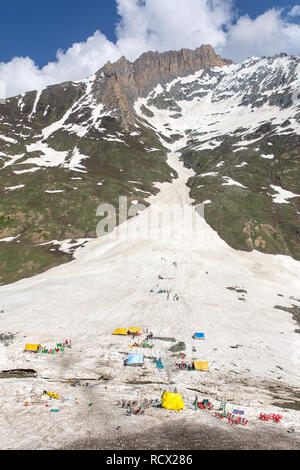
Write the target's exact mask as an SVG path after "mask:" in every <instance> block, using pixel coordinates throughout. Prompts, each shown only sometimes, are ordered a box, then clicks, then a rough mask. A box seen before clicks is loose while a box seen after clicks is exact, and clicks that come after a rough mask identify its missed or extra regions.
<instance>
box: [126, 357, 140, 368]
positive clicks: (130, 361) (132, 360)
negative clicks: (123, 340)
mask: <svg viewBox="0 0 300 470" xmlns="http://www.w3.org/2000/svg"><path fill="white" fill-rule="evenodd" d="M143 364H144V356H143V354H128V357H127V360H126V365H127V366H142V365H143Z"/></svg>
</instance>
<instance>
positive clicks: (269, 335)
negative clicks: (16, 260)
mask: <svg viewBox="0 0 300 470" xmlns="http://www.w3.org/2000/svg"><path fill="white" fill-rule="evenodd" d="M175 149H176V145H174V146H173V150H175ZM178 157H179V154H177V153H170V154H169V160H168V163H169V165H170V166H171V167H172V168H174V170H176V172H177V174H178V178H177V179H174V180H173V182H172V183H163V184H160V185H159V189H160V192H159V194H158V195H157V196H156V197H153V198H152V199H151V200H150V201H149V202H151V205H150V207H149V208H148V209H147V210H146V211H144V212H143V213H142V214H140V215H139V216H138V217H137V218H135V219H133V220H130V221H129V222H127V223H125V224H123V225H121V226H119V227H118V228H117V229H116V231H115V232H114V233H113V234H111V235H108V236H106V237H103V238H100V239H98V240H95V241H92V242H90V243H89V245H88V246H86V248H84V249H83V251H82V252H81V253H80V254H77V255H76V259H75V260H74V261H72V262H71V263H69V264H66V265H63V266H59V267H56V268H54V269H52V270H50V271H48V272H46V273H44V274H41V275H38V276H36V277H33V278H31V279H26V280H22V281H20V282H18V283H15V284H12V285H9V286H3V287H1V288H0V299H1V303H0V308H1V313H0V325H1V332H3V333H5V334H6V335H7V336H9V335H8V333H10V335H11V339H10V342H9V341H8V345H7V346H4V345H2V347H1V356H0V361H1V362H0V368H1V369H2V370H9V369H22V368H26V369H34V370H36V371H37V373H38V377H37V378H35V379H26V380H24V379H0V381H1V382H0V385H1V396H2V398H1V400H0V411H1V413H0V420H1V426H0V429H1V430H2V431H0V442H1V444H0V446H1V448H18V449H20V448H31V449H32V448H34V449H40V448H44V449H45V448H48V449H49V448H59V447H64V446H66V445H70V444H72V442H73V441H74V440H80V439H92V438H95V439H97V441H98V442H99V445H100V446H101V439H103V438H104V437H106V438H108V437H110V436H111V437H112V436H114V437H115V436H116V435H115V430H116V428H117V427H118V429H119V427H120V426H121V429H120V431H119V433H120V439H121V438H123V437H124V436H125V435H126V434H127V433H128V432H132V429H133V428H134V429H135V430H136V431H137V432H142V431H143V430H145V429H148V428H151V427H153V426H157V425H162V424H163V423H164V422H165V420H166V418H167V417H168V418H169V419H168V422H171V423H173V419H175V421H174V423H175V422H176V423H177V424H178V425H180V423H182V420H184V421H185V420H187V422H188V423H191V424H192V423H195V422H197V423H198V425H200V426H201V424H204V423H208V424H209V425H210V426H217V427H219V426H221V427H222V426H225V427H226V424H224V423H220V422H219V421H218V420H216V419H215V418H214V417H213V416H211V417H210V416H209V415H208V414H207V413H205V412H203V413H200V412H199V413H196V412H195V411H194V407H193V401H194V398H195V393H197V395H198V397H199V398H209V399H211V400H212V401H213V402H214V404H215V406H216V407H217V406H218V403H217V401H216V400H217V399H220V400H221V399H222V398H223V397H224V395H226V398H227V400H228V407H227V409H228V411H231V410H233V409H234V408H237V407H238V408H239V409H243V410H245V413H246V418H247V419H249V425H248V426H249V428H250V429H252V430H254V431H255V430H256V429H261V428H260V427H259V424H258V423H257V418H258V416H259V413H260V412H261V411H267V412H271V411H274V412H280V413H281V414H282V415H283V421H282V424H280V425H279V428H278V429H281V430H282V429H285V430H286V428H287V427H290V426H294V427H295V428H296V430H298V429H300V428H299V426H300V416H298V415H299V411H295V410H293V411H292V410H289V408H288V406H292V407H293V406H294V407H295V406H296V404H295V403H296V402H298V399H299V383H300V382H299V380H300V376H299V350H300V336H299V334H297V333H295V329H296V328H297V326H296V323H295V321H294V320H293V317H292V314H291V313H288V312H286V311H282V310H278V309H275V308H274V307H275V306H277V305H278V306H282V307H286V308H289V307H291V305H292V304H296V305H298V306H299V305H300V303H299V301H297V300H293V299H296V298H298V297H299V296H298V291H299V289H298V287H299V275H300V264H299V262H297V261H295V260H293V259H292V258H290V257H285V256H273V255H264V254H261V253H259V252H257V251H255V252H253V253H245V252H240V251H236V250H234V249H232V248H230V247H229V246H228V245H227V244H226V243H225V242H224V241H223V240H221V239H220V237H219V236H218V235H217V233H216V232H214V231H213V230H212V229H211V228H210V226H209V225H208V224H207V223H206V222H205V220H204V219H203V218H201V217H200V216H199V215H198V214H197V213H196V212H195V210H194V208H193V206H192V205H191V203H192V200H191V199H190V197H189V190H188V188H187V186H186V180H187V178H189V177H190V176H191V175H192V174H193V172H192V170H188V169H187V168H184V167H183V165H182V163H181V162H179V161H178ZM170 208H171V209H172V208H173V210H174V214H175V218H174V219H173V218H172V217H171V216H170V213H169V211H170ZM183 213H184V215H185V217H182V214H183ZM159 214H160V217H158V215H159ZM183 224H184V225H183ZM174 263H176V264H174ZM159 276H161V277H163V278H165V280H159ZM151 290H153V294H152V293H151ZM159 290H169V291H170V297H169V300H167V295H166V294H158V291H159ZM175 294H177V295H178V297H179V300H178V301H173V300H172V299H173V296H174V295H175ZM279 296H280V297H279ZM297 296H298V297H297ZM298 308H299V307H298ZM133 326H135V327H141V328H144V329H148V330H149V331H152V332H153V333H154V336H160V337H174V338H176V340H177V342H178V341H184V343H185V345H186V350H185V353H186V355H187V359H186V360H187V361H188V362H190V361H192V360H195V359H199V360H206V361H209V364H210V372H209V373H202V374H201V373H200V372H196V371H194V372H185V371H179V370H178V368H176V367H175V366H174V364H175V362H176V358H173V357H172V354H171V353H170V351H169V348H170V347H171V346H172V345H173V344H172V343H171V342H164V341H160V340H153V344H154V349H153V350H152V351H151V353H146V352H144V354H145V356H146V359H145V365H144V367H143V368H142V369H131V368H126V367H124V365H123V361H124V358H125V357H126V354H127V353H129V352H137V353H139V352H141V350H140V349H139V348H135V349H131V348H129V346H130V345H132V344H133V341H132V340H130V339H129V338H126V337H113V336H112V332H113V331H114V330H115V329H116V328H118V327H120V328H129V327H133ZM196 331H197V332H198V331H199V332H200V331H201V332H205V335H206V341H204V342H196V341H195V340H193V339H192V336H193V334H194V333H195V332H196ZM65 338H68V339H71V340H72V349H71V350H66V352H65V353H58V354H56V355H54V356H52V355H50V356H49V355H37V356H30V355H29V356H28V355H26V354H25V353H24V352H23V349H24V345H25V343H41V344H42V345H47V346H49V347H50V346H51V345H55V344H56V343H57V342H60V341H61V340H63V339H65ZM148 356H149V358H148ZM150 356H155V357H157V358H159V357H161V358H162V360H163V362H164V364H165V366H166V367H165V369H164V370H159V369H157V368H156V367H155V364H154V363H153V362H152V360H151V358H150ZM98 377H105V378H106V379H107V380H105V381H96V382H91V381H90V382H89V387H76V388H72V387H71V386H70V384H68V382H67V381H65V382H63V381H62V379H70V378H84V379H85V381H84V382H86V381H87V380H88V379H97V378H98ZM174 387H176V388H177V390H178V391H179V392H180V393H181V394H182V396H183V398H184V402H185V405H186V409H185V410H184V411H183V412H182V414H181V415H180V419H179V420H178V417H177V416H176V415H175V416H174V413H173V412H168V411H166V410H163V409H156V408H152V409H150V410H146V414H145V416H144V417H143V416H142V417H138V418H137V417H126V416H124V410H122V409H121V408H119V407H117V406H116V401H117V400H121V399H123V398H124V399H127V400H129V399H130V400H132V399H143V398H148V399H159V398H160V396H161V394H162V391H163V390H164V389H167V390H169V391H173V390H174ZM44 390H46V391H51V392H56V393H59V395H60V398H59V400H58V401H55V403H53V402H52V403H51V405H52V407H53V406H54V408H56V409H59V410H60V412H59V413H58V414H57V415H56V416H54V415H53V413H51V412H50V410H49V408H45V407H43V406H41V405H34V404H31V405H30V406H29V407H24V403H25V402H29V403H35V402H39V401H40V395H41V394H42V393H43V391H44ZM287 401H290V405H286V404H285V403H286V402H287ZM89 403H93V406H92V407H90V408H89V406H88V405H89ZM281 407H286V408H285V409H283V408H281ZM137 420H138V421H137ZM195 420H196V421H195ZM4 423H5V424H4ZM262 426H263V425H262ZM267 426H268V425H267V424H265V428H266V429H265V432H266V434H267V433H268V429H269V428H268V427H267ZM7 427H9V429H10V432H9V433H8V432H6V431H4V429H6V428H7ZM53 427H55V429H56V432H52V431H53ZM261 430H262V429H261ZM245 431H246V430H245ZM240 432H241V431H240ZM58 434H59V439H58V438H57V436H58ZM118 442H119V441H118V440H117V442H115V444H117V445H119V444H118ZM268 445H271V444H270V443H269V444H268ZM287 445H291V443H287ZM293 445H296V446H297V440H296V441H295V442H294V443H293Z"/></svg>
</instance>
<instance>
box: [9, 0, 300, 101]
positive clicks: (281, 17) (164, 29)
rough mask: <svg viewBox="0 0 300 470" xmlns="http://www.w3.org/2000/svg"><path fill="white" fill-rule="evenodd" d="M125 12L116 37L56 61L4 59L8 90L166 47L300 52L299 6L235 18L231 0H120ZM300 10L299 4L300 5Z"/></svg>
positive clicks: (237, 54) (96, 37) (74, 76)
mask: <svg viewBox="0 0 300 470" xmlns="http://www.w3.org/2000/svg"><path fill="white" fill-rule="evenodd" d="M116 1H117V6H118V13H119V15H120V17H121V20H120V22H119V24H117V25H116V35H117V41H116V42H115V43H113V42H111V41H109V40H108V39H107V38H106V37H105V36H104V35H103V34H102V33H101V32H100V31H96V32H95V33H94V34H93V36H91V37H89V38H88V39H87V40H86V41H85V42H81V43H75V44H73V46H72V47H71V48H69V49H68V50H67V51H65V52H63V51H58V52H57V57H56V61H54V62H50V63H49V64H47V65H46V66H45V67H43V68H39V67H37V66H36V64H35V63H34V62H33V61H32V60H31V59H30V58H29V57H25V58H24V57H15V58H13V59H12V60H11V61H10V62H8V63H3V62H0V80H3V81H4V82H5V84H6V88H7V95H8V96H13V95H16V94H18V93H21V92H23V91H28V90H33V89H38V88H42V87H45V86H47V85H50V84H54V83H59V82H62V81H67V80H78V79H81V78H84V77H86V76H88V75H90V74H91V73H94V72H95V71H96V70H98V69H99V68H100V67H101V66H103V65H104V64H105V62H107V61H108V60H110V61H111V62H113V61H115V60H117V59H118V58H119V57H121V56H122V55H125V56H126V57H127V58H128V59H130V60H134V59H136V58H137V57H138V56H139V55H140V54H142V53H143V52H146V51H148V50H158V51H167V50H170V49H173V50H176V49H181V48H183V47H185V48H191V49H193V48H196V47H199V46H200V45H201V44H211V45H212V46H214V47H215V48H216V50H217V52H218V53H221V54H222V55H223V56H225V57H231V58H233V59H234V60H236V61H239V60H243V59H245V58H246V57H248V56H250V55H272V54H274V53H276V52H288V53H299V44H300V26H299V25H298V24H297V23H295V22H293V17H294V16H295V15H296V14H298V13H297V12H298V9H297V8H298V6H296V7H294V8H293V9H291V10H290V11H289V13H288V14H287V15H285V10H276V9H272V10H269V11H267V12H266V13H264V14H263V15H260V16H258V17H257V18H255V19H251V18H250V17H248V16H243V17H240V18H238V19H237V21H236V22H234V20H235V19H236V14H235V11H234V8H233V3H232V1H233V0H232V1H228V0H116ZM299 9H300V6H299Z"/></svg>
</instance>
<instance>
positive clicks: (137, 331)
mask: <svg viewBox="0 0 300 470" xmlns="http://www.w3.org/2000/svg"><path fill="white" fill-rule="evenodd" d="M128 331H129V332H130V333H140V331H142V328H133V327H131V328H129V330H128Z"/></svg>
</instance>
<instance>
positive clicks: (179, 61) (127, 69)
mask: <svg viewBox="0 0 300 470" xmlns="http://www.w3.org/2000/svg"><path fill="white" fill-rule="evenodd" d="M232 63H233V62H232V61H231V60H229V59H222V58H221V57H220V56H219V55H217V54H216V52H215V50H214V49H213V47H212V46H210V45H202V46H201V47H198V48H197V49H196V50H190V49H181V50H180V51H169V52H163V53H160V52H157V51H156V52H153V51H150V52H146V53H144V54H142V55H141V56H140V57H139V58H138V59H137V60H135V61H134V62H130V61H129V60H127V59H126V58H125V57H124V56H122V57H121V58H120V59H119V60H118V61H117V62H115V63H110V62H107V63H106V64H105V65H104V67H102V68H101V69H100V70H99V71H98V72H97V74H96V75H97V78H98V79H99V80H97V81H96V84H95V88H96V89H97V88H98V91H99V92H100V94H101V95H102V96H101V101H102V102H103V104H105V106H106V107H107V108H108V109H118V112H119V117H120V119H121V122H122V126H123V127H128V126H130V125H133V123H134V114H133V104H134V101H135V100H136V99H137V98H139V97H145V96H147V94H148V93H149V92H150V91H151V90H153V88H155V87H156V86H157V85H159V84H164V83H167V82H170V81H171V80H173V79H175V78H178V77H184V76H187V75H190V74H193V73H195V72H198V71H199V70H203V69H210V68H212V67H217V66H218V67H223V66H224V65H229V64H232ZM103 79H104V80H103ZM97 82H98V84H97Z"/></svg>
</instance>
